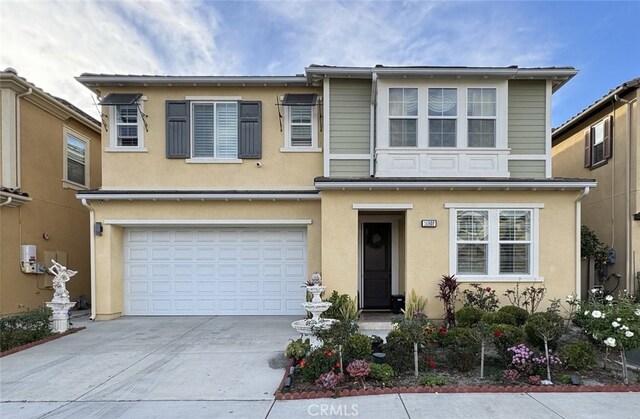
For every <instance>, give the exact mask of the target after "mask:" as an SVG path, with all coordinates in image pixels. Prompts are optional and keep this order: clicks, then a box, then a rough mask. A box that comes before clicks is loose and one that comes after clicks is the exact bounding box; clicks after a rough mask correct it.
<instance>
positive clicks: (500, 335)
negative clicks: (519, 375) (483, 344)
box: [492, 324, 525, 365]
mask: <svg viewBox="0 0 640 419" xmlns="http://www.w3.org/2000/svg"><path fill="white" fill-rule="evenodd" d="M492 329H493V344H494V345H495V348H496V352H497V353H498V355H499V356H500V357H501V358H502V360H503V361H504V362H505V364H507V365H508V364H509V363H510V362H511V354H510V353H509V350H508V349H509V348H510V347H512V346H516V345H518V344H520V343H522V342H524V340H525V337H524V332H523V331H522V329H520V328H519V327H516V326H513V325H510V324H496V325H493V326H492Z"/></svg>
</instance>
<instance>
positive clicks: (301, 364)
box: [298, 359, 307, 368]
mask: <svg viewBox="0 0 640 419" xmlns="http://www.w3.org/2000/svg"><path fill="white" fill-rule="evenodd" d="M306 363H307V361H306V360H304V359H302V360H300V363H299V364H298V366H299V367H300V368H304V365H305V364H306Z"/></svg>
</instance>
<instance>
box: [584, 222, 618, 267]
mask: <svg viewBox="0 0 640 419" xmlns="http://www.w3.org/2000/svg"><path fill="white" fill-rule="evenodd" d="M580 233H581V234H580V255H581V256H582V257H583V258H590V259H593V261H594V267H595V269H596V270H598V271H600V270H602V269H603V268H605V267H606V266H607V264H608V259H609V254H610V253H611V247H609V246H608V245H606V244H605V243H603V242H602V241H600V239H599V238H598V236H597V235H596V233H595V232H594V231H593V230H591V229H590V228H589V227H587V226H585V225H583V226H582V230H581V231H580Z"/></svg>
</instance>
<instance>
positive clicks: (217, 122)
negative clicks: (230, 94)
mask: <svg viewBox="0 0 640 419" xmlns="http://www.w3.org/2000/svg"><path fill="white" fill-rule="evenodd" d="M191 130H192V132H191V138H192V139H193V141H192V148H191V157H192V158H213V159H237V158H238V103H237V102H191Z"/></svg>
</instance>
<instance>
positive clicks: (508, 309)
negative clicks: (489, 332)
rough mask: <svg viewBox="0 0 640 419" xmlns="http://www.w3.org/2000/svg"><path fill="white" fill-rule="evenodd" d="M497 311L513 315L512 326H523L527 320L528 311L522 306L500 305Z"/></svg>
mask: <svg viewBox="0 0 640 419" xmlns="http://www.w3.org/2000/svg"><path fill="white" fill-rule="evenodd" d="M498 313H505V314H507V315H510V316H513V318H514V320H515V324H514V326H524V324H525V323H526V322H527V319H528V318H529V312H528V311H527V310H525V309H524V308H521V307H517V306H502V307H500V308H499V309H498ZM507 324H511V323H507Z"/></svg>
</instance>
